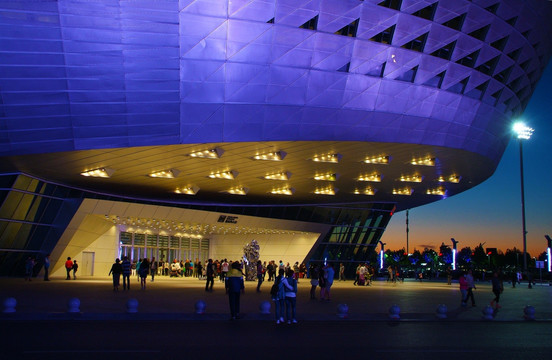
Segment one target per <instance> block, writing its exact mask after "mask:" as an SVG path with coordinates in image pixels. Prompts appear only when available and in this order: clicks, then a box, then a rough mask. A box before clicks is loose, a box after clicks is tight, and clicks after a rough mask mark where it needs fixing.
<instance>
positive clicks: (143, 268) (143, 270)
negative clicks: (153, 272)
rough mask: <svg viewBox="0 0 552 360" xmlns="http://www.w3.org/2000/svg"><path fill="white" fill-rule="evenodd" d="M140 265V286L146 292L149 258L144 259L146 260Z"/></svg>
mask: <svg viewBox="0 0 552 360" xmlns="http://www.w3.org/2000/svg"><path fill="white" fill-rule="evenodd" d="M139 264H140V266H139V267H138V274H139V275H140V286H141V287H142V290H146V283H147V279H148V274H149V261H148V259H147V258H144V260H142V262H140V263H139Z"/></svg>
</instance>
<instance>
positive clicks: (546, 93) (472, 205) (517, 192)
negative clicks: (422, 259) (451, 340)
mask: <svg viewBox="0 0 552 360" xmlns="http://www.w3.org/2000/svg"><path fill="white" fill-rule="evenodd" d="M551 94H552V66H550V65H549V66H548V67H547V68H546V69H545V72H544V73H543V75H542V77H541V79H540V81H539V83H538V85H537V88H536V90H535V92H534V93H533V96H532V97H531V100H530V102H529V105H528V106H527V108H526V109H525V112H524V113H523V115H522V117H521V120H524V121H525V123H526V124H527V125H528V126H530V127H532V128H533V129H535V132H534V133H533V136H532V137H531V139H530V140H525V141H524V143H523V169H524V180H525V217H526V227H527V251H528V252H529V253H530V254H531V256H532V257H535V256H538V255H539V254H540V253H542V252H543V251H545V250H546V246H547V243H546V240H545V238H544V235H545V234H548V235H551V236H552V184H551V180H552V154H551V150H552V146H550V144H551V143H552V121H551V120H552V115H551V113H550V112H551V109H552V95H551ZM513 120H514V119H512V123H513V122H514V121H513ZM409 219H410V224H409V228H410V232H409V250H410V252H413V251H414V249H418V250H420V251H423V249H424V248H425V247H434V248H436V249H438V247H439V246H440V245H441V243H442V242H444V243H445V244H446V245H449V246H450V245H451V244H452V242H451V241H450V238H451V237H452V238H455V239H456V240H457V241H459V243H458V248H459V249H461V248H463V247H466V246H469V247H471V248H472V249H473V248H474V247H475V246H477V245H479V243H485V244H484V245H483V247H484V248H487V247H496V248H498V249H500V250H502V251H506V249H508V248H510V249H511V248H513V247H516V248H518V249H520V250H523V232H522V221H521V186H520V163H519V143H518V140H517V139H516V138H514V137H512V140H511V141H510V143H509V145H508V147H507V148H506V151H505V152H504V155H503V157H502V159H501V161H500V164H499V165H498V168H497V169H496V171H495V173H494V174H493V175H492V176H491V177H490V178H489V179H487V181H485V182H483V183H482V184H480V185H478V186H476V187H474V188H473V189H470V190H468V191H465V192H463V193H461V194H459V195H456V196H452V197H450V198H448V199H445V200H440V201H437V202H434V203H432V204H429V205H426V206H421V207H417V208H414V209H411V210H410V212H409ZM381 240H382V241H383V242H384V243H386V245H385V248H386V249H391V250H398V249H401V248H406V211H402V212H399V213H397V214H395V215H394V216H393V218H392V219H391V222H390V223H389V226H388V227H387V230H386V231H385V233H384V235H383V237H382V239H381ZM377 250H379V246H378V247H377Z"/></svg>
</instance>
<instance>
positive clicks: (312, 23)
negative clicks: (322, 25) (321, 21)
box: [299, 15, 318, 30]
mask: <svg viewBox="0 0 552 360" xmlns="http://www.w3.org/2000/svg"><path fill="white" fill-rule="evenodd" d="M299 27H300V28H301V29H307V30H316V29H317V28H318V15H316V16H315V17H313V18H312V19H310V20H309V21H307V22H306V23H304V24H303V25H301V26H299Z"/></svg>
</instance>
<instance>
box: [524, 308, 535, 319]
mask: <svg viewBox="0 0 552 360" xmlns="http://www.w3.org/2000/svg"><path fill="white" fill-rule="evenodd" d="M523 318H524V319H525V320H535V308H534V307H533V306H531V305H527V306H525V307H524V308H523Z"/></svg>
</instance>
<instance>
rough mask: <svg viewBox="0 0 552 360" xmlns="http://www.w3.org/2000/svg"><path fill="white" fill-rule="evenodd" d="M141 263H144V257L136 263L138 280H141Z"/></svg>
mask: <svg viewBox="0 0 552 360" xmlns="http://www.w3.org/2000/svg"><path fill="white" fill-rule="evenodd" d="M140 265H142V259H138V262H137V263H136V276H137V279H136V280H137V281H140Z"/></svg>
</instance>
